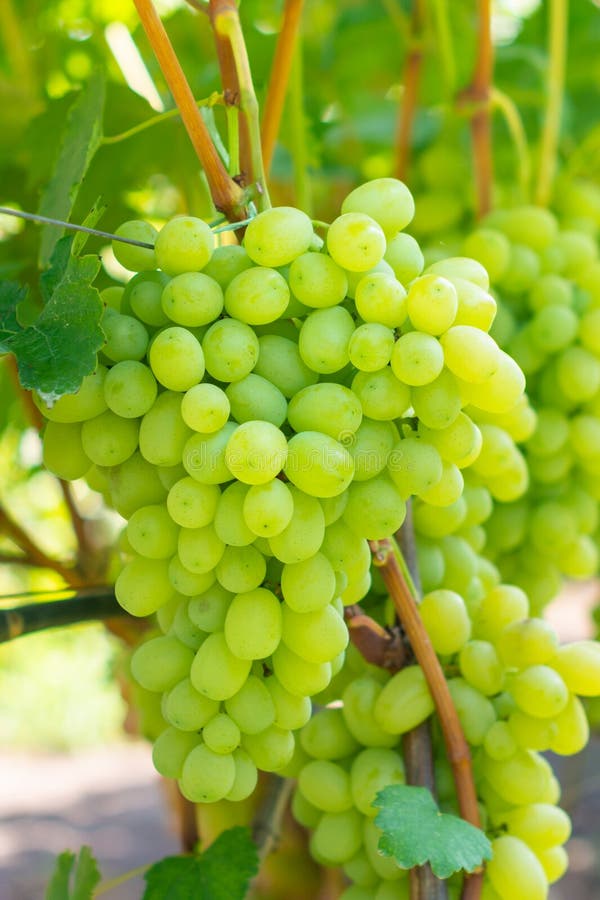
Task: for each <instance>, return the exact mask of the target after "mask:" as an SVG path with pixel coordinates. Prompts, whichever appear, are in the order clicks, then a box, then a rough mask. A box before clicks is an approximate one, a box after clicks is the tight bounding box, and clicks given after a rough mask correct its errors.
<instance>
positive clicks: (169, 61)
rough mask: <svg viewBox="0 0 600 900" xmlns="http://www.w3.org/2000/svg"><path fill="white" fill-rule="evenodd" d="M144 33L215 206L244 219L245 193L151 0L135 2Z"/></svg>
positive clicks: (230, 214)
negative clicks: (215, 141) (223, 156)
mask: <svg viewBox="0 0 600 900" xmlns="http://www.w3.org/2000/svg"><path fill="white" fill-rule="evenodd" d="M133 2H134V3H135V6H136V9H137V11H138V14H139V17H140V20H141V23H142V25H143V28H144V31H145V32H146V35H147V37H148V40H149V42H150V45H151V47H152V49H153V51H154V54H155V56H156V58H157V60H158V64H159V65H160V68H161V70H162V73H163V75H164V77H165V81H166V82H167V84H168V86H169V89H170V91H171V93H172V95H173V98H174V100H175V103H176V104H177V107H178V109H179V111H180V113H181V118H182V120H183V124H184V125H185V128H186V130H187V133H188V135H189V138H190V140H191V142H192V145H193V147H194V150H195V151H196V155H197V156H198V159H199V160H200V163H201V165H202V168H203V169H204V171H205V173H206V177H207V180H208V184H209V187H210V191H211V194H212V197H213V201H214V204H215V206H216V208H217V209H218V210H220V211H221V212H223V213H225V215H226V216H227V218H228V219H230V220H231V221H239V220H240V219H243V218H245V210H244V192H243V190H242V189H241V188H240V186H239V185H238V184H236V182H235V181H234V180H233V179H232V178H230V177H229V175H228V173H227V170H226V168H225V166H224V165H223V163H222V161H221V158H220V156H219V154H218V153H217V149H216V147H215V145H214V144H213V142H212V139H211V137H210V134H209V131H208V128H207V127H206V125H205V123H204V119H203V118H202V115H201V113H200V111H199V109H198V106H197V104H196V101H195V100H194V95H193V94H192V91H191V88H190V86H189V84H188V81H187V79H186V77H185V75H184V73H183V69H182V68H181V64H180V62H179V60H178V58H177V55H176V54H175V51H174V49H173V45H172V44H171V41H170V40H169V37H168V35H167V32H166V31H165V28H164V26H163V24H162V22H161V20H160V17H159V16H158V13H157V12H156V10H155V8H154V6H153V4H152V0H133Z"/></svg>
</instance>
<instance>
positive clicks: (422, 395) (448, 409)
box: [410, 332, 483, 428]
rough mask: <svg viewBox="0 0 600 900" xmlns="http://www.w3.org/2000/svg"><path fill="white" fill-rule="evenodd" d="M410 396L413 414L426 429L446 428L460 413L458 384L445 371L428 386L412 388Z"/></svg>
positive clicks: (449, 373)
mask: <svg viewBox="0 0 600 900" xmlns="http://www.w3.org/2000/svg"><path fill="white" fill-rule="evenodd" d="M482 333H483V332H482ZM410 396H411V401H412V406H413V409H414V411H415V414H416V415H417V416H418V418H419V419H420V420H421V421H422V422H423V424H424V425H426V426H427V428H447V427H448V426H449V425H451V424H452V423H453V422H454V420H455V419H456V417H457V416H458V414H459V412H460V411H461V406H462V398H461V394H460V389H459V387H458V383H457V381H456V378H454V376H453V375H452V373H451V372H448V371H447V370H446V369H444V370H442V371H441V372H440V374H439V375H438V377H437V378H436V379H435V380H434V381H432V382H431V383H430V384H424V385H418V386H417V387H413V388H412V389H411V392H410Z"/></svg>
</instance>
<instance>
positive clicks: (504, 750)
mask: <svg viewBox="0 0 600 900" xmlns="http://www.w3.org/2000/svg"><path fill="white" fill-rule="evenodd" d="M483 748H484V750H485V752H486V753H487V755H488V756H489V757H491V758H492V759H496V760H503V759H509V758H510V757H511V756H512V755H513V754H514V753H516V751H517V744H516V741H515V738H514V737H513V735H512V732H511V729H510V727H509V725H508V723H507V722H498V721H496V722H494V723H493V724H492V725H491V726H490V727H489V728H488V730H487V731H486V733H485V737H484V739H483Z"/></svg>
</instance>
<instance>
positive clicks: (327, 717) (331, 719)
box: [300, 708, 359, 759]
mask: <svg viewBox="0 0 600 900" xmlns="http://www.w3.org/2000/svg"><path fill="white" fill-rule="evenodd" d="M300 743H301V745H302V747H303V749H304V751H305V752H306V753H308V755H309V756H311V757H313V758H314V759H344V758H345V757H348V756H350V755H353V754H355V753H356V752H357V750H359V744H358V741H357V740H356V738H354V737H353V736H352V734H351V732H350V731H349V729H348V726H347V725H346V723H345V721H344V717H343V715H342V711H341V710H340V709H337V708H326V709H321V710H319V712H318V713H317V714H316V715H315V716H313V717H312V719H310V721H309V722H307V723H306V725H305V726H304V728H303V729H302V731H301V732H300Z"/></svg>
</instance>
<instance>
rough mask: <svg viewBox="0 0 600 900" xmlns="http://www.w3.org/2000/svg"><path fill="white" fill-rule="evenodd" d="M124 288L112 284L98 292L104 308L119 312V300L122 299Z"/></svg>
mask: <svg viewBox="0 0 600 900" xmlns="http://www.w3.org/2000/svg"><path fill="white" fill-rule="evenodd" d="M123 291H124V288H123V287H121V286H120V285H116V284H113V285H111V286H110V287H106V288H104V290H102V291H100V299H101V300H102V302H103V304H104V306H105V307H107V308H110V309H114V310H115V311H116V312H120V310H121V299H122V297H123Z"/></svg>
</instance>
